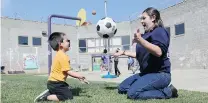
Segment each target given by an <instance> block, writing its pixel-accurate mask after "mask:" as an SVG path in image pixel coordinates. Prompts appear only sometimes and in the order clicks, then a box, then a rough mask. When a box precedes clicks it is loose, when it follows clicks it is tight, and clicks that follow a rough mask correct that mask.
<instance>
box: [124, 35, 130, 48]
mask: <svg viewBox="0 0 208 103" xmlns="http://www.w3.org/2000/svg"><path fill="white" fill-rule="evenodd" d="M122 48H123V50H130V36H122Z"/></svg>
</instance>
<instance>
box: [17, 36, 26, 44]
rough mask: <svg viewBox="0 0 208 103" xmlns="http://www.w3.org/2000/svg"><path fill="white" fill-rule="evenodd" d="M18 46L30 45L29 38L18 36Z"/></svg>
mask: <svg viewBox="0 0 208 103" xmlns="http://www.w3.org/2000/svg"><path fill="white" fill-rule="evenodd" d="M18 44H19V45H28V37H27V36H18Z"/></svg>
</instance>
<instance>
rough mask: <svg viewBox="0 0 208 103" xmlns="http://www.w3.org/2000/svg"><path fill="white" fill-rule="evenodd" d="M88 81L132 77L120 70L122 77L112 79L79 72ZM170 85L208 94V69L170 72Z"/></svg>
mask: <svg viewBox="0 0 208 103" xmlns="http://www.w3.org/2000/svg"><path fill="white" fill-rule="evenodd" d="M80 73H81V74H83V75H84V76H86V78H87V79H88V80H89V81H105V82H116V83H120V82H122V81H123V80H124V79H125V78H127V77H129V76H131V75H133V74H132V72H131V71H128V70H121V73H122V75H121V76H120V77H118V78H114V79H104V78H101V76H102V75H105V74H106V72H105V73H101V72H100V71H96V72H95V71H94V72H80ZM172 84H173V85H174V86H175V87H176V88H178V89H185V90H192V91H201V92H208V69H200V70H199V69H198V70H197V69H195V70H193V69H192V70H172Z"/></svg>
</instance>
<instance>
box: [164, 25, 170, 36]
mask: <svg viewBox="0 0 208 103" xmlns="http://www.w3.org/2000/svg"><path fill="white" fill-rule="evenodd" d="M165 29H166V31H167V32H168V34H169V35H170V27H165Z"/></svg>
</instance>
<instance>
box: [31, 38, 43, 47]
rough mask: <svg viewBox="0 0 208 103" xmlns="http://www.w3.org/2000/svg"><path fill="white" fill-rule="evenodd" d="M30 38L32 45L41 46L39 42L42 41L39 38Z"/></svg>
mask: <svg viewBox="0 0 208 103" xmlns="http://www.w3.org/2000/svg"><path fill="white" fill-rule="evenodd" d="M32 40H33V45H34V46H41V43H42V42H41V38H38V37H33V38H32Z"/></svg>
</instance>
